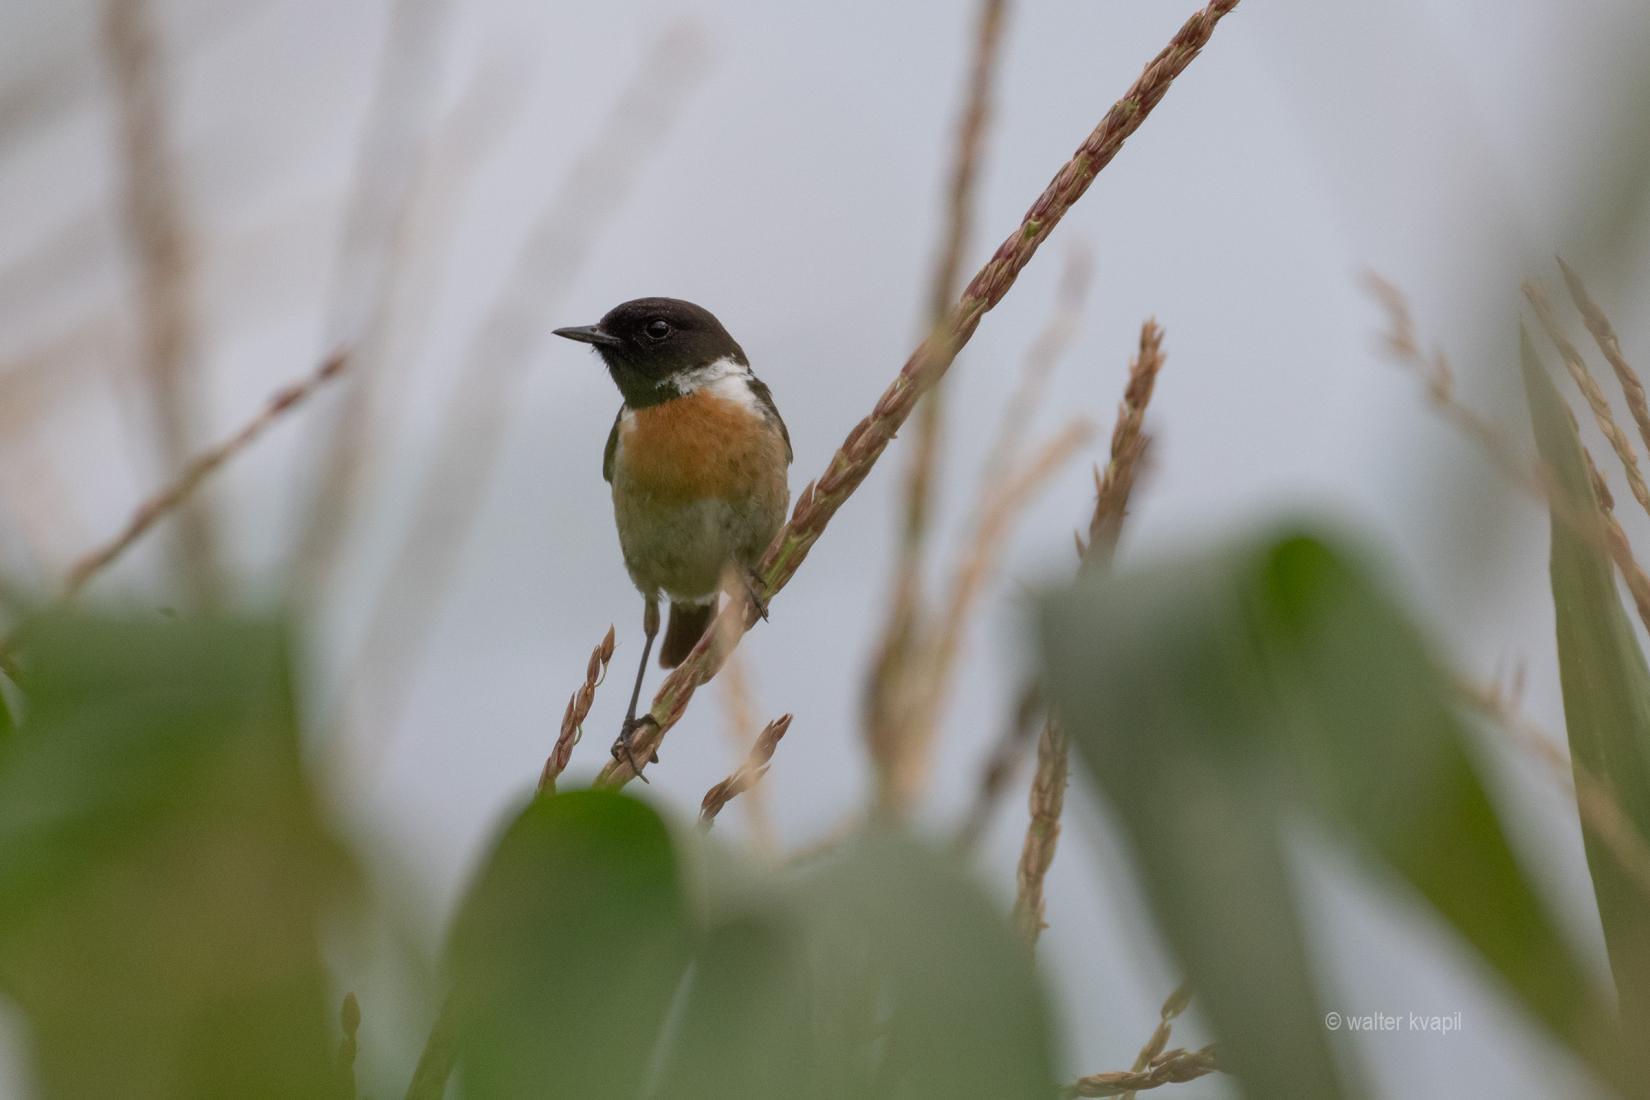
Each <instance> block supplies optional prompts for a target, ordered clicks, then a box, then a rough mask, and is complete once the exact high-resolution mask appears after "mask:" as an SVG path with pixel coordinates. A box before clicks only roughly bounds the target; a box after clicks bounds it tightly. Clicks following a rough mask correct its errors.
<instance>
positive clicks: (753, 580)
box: [739, 569, 768, 622]
mask: <svg viewBox="0 0 1650 1100" xmlns="http://www.w3.org/2000/svg"><path fill="white" fill-rule="evenodd" d="M739 579H740V580H741V581H743V582H744V584H745V599H746V600H748V601H749V602H750V606H751V610H752V611H755V612H756V617H757V618H758V619H761V620H762V621H763V622H767V621H768V601H767V600H765V599H763V598H762V597H761V596H759V595H758V594H757V589H758V579H757V577H756V574H754V573H752V572H750V571H749V570H745V569H741V570H740V571H739Z"/></svg>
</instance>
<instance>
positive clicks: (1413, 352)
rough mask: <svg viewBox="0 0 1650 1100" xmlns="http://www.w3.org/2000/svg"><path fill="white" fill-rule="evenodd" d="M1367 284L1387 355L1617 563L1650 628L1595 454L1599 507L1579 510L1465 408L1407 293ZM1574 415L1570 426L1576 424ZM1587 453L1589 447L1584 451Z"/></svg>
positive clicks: (1649, 599)
mask: <svg viewBox="0 0 1650 1100" xmlns="http://www.w3.org/2000/svg"><path fill="white" fill-rule="evenodd" d="M1367 283H1368V285H1369V287H1370V290H1371V292H1372V293H1373V294H1374V295H1375V297H1376V298H1377V299H1378V300H1379V301H1380V303H1381V305H1382V306H1383V307H1384V308H1385V309H1386V311H1387V321H1388V329H1387V333H1386V336H1385V341H1384V342H1385V345H1386V348H1387V351H1388V352H1389V353H1390V354H1391V355H1392V357H1393V358H1394V359H1395V360H1396V361H1397V362H1399V363H1401V364H1402V365H1404V366H1405V367H1408V368H1410V369H1411V370H1414V371H1415V372H1417V373H1418V374H1419V375H1420V376H1421V377H1422V379H1423V380H1424V381H1425V382H1426V384H1427V396H1428V398H1429V399H1430V400H1431V401H1432V404H1433V407H1434V408H1435V409H1437V410H1438V412H1439V413H1440V414H1441V415H1442V416H1443V417H1444V418H1445V419H1446V420H1448V421H1449V422H1450V423H1451V424H1453V425H1454V426H1455V427H1456V428H1458V429H1459V430H1460V431H1461V432H1462V433H1463V434H1465V435H1466V436H1468V437H1469V438H1470V439H1472V440H1473V441H1474V442H1475V443H1477V444H1478V446H1479V448H1480V450H1481V451H1482V452H1483V453H1484V455H1485V456H1486V457H1488V458H1489V459H1490V460H1491V461H1492V462H1494V463H1495V465H1496V466H1497V467H1499V468H1500V469H1501V471H1502V472H1503V473H1504V474H1505V475H1506V476H1507V478H1508V480H1510V481H1511V482H1512V483H1513V484H1515V485H1517V486H1519V487H1520V488H1521V489H1524V490H1525V491H1526V492H1528V493H1530V494H1531V495H1532V496H1534V497H1535V498H1536V499H1538V500H1540V501H1541V502H1542V503H1543V504H1544V505H1546V507H1547V508H1548V510H1549V511H1551V512H1552V514H1553V515H1554V516H1557V517H1558V518H1559V519H1560V520H1562V521H1563V522H1564V523H1566V524H1567V525H1569V527H1570V528H1571V530H1573V531H1575V532H1576V533H1577V534H1578V535H1580V536H1581V537H1582V538H1585V539H1588V540H1590V541H1591V542H1592V543H1593V545H1594V546H1595V547H1597V548H1598V549H1599V550H1600V551H1601V552H1602V553H1604V554H1606V555H1607V556H1608V557H1609V558H1610V560H1611V561H1612V562H1614V563H1615V566H1616V570H1617V571H1618V572H1619V573H1620V574H1621V577H1622V581H1623V582H1624V583H1625V584H1626V585H1627V590H1628V592H1629V593H1630V594H1631V595H1632V597H1633V607H1634V609H1635V610H1636V611H1637V612H1638V615H1639V621H1640V622H1642V623H1644V625H1645V629H1647V630H1650V576H1647V575H1646V574H1645V572H1644V569H1643V568H1642V567H1641V566H1640V565H1639V563H1638V560H1637V559H1636V558H1635V557H1634V556H1633V549H1632V545H1631V544H1630V543H1629V542H1628V541H1627V534H1626V532H1625V531H1623V530H1622V528H1621V524H1620V523H1619V522H1618V521H1617V520H1616V518H1615V514H1614V511H1613V508H1614V500H1613V498H1612V497H1611V494H1610V491H1609V488H1608V487H1607V486H1606V485H1605V483H1604V479H1603V477H1602V476H1601V475H1600V474H1599V472H1598V468H1597V466H1596V464H1594V463H1593V460H1592V456H1591V455H1590V454H1588V455H1587V461H1588V464H1589V467H1590V474H1591V477H1592V482H1593V489H1594V491H1595V493H1596V494H1597V496H1598V503H1599V507H1598V508H1597V509H1590V510H1587V511H1578V510H1577V509H1575V508H1574V507H1572V506H1571V505H1570V502H1569V501H1568V500H1567V499H1566V498H1565V496H1564V494H1563V492H1561V491H1560V490H1559V488H1558V486H1557V483H1556V482H1555V480H1554V478H1553V474H1552V471H1551V470H1549V469H1548V468H1547V466H1546V465H1545V464H1544V463H1542V462H1541V461H1539V460H1534V461H1531V462H1525V461H1524V460H1523V459H1521V458H1520V457H1519V454H1518V450H1517V448H1515V447H1514V446H1513V445H1512V443H1511V441H1510V440H1509V439H1508V438H1507V436H1506V434H1505V433H1504V432H1502V431H1501V430H1500V428H1499V427H1498V426H1496V425H1495V424H1492V423H1490V422H1489V421H1487V420H1485V419H1484V418H1483V417H1481V416H1479V415H1478V414H1477V413H1476V412H1474V411H1473V410H1472V409H1470V408H1468V407H1467V406H1466V405H1464V404H1462V403H1461V401H1460V400H1458V399H1457V398H1456V396H1455V392H1454V379H1453V375H1452V373H1451V371H1450V368H1449V363H1448V361H1447V360H1446V359H1445V358H1444V355H1443V353H1442V352H1437V353H1434V354H1433V355H1432V356H1430V357H1428V356H1426V355H1423V354H1422V352H1421V350H1420V346H1419V343H1418V341H1417V340H1416V337H1415V324H1414V321H1413V319H1412V318H1411V315H1410V312H1409V304H1408V302H1407V301H1406V300H1405V299H1404V296H1403V292H1402V291H1400V290H1399V289H1398V288H1397V287H1396V286H1395V285H1393V284H1392V283H1390V282H1388V281H1386V280H1385V279H1382V278H1380V277H1379V276H1375V275H1370V276H1368V278H1367ZM1574 419H1575V418H1574V414H1572V415H1571V422H1572V423H1574ZM1584 453H1585V449H1584Z"/></svg>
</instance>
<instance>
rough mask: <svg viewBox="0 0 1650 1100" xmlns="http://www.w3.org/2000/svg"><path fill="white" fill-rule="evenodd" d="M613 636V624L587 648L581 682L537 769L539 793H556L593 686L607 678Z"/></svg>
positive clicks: (580, 733) (579, 733)
mask: <svg viewBox="0 0 1650 1100" xmlns="http://www.w3.org/2000/svg"><path fill="white" fill-rule="evenodd" d="M615 638H616V635H615V633H614V630H613V627H612V626H609V627H608V628H607V635H606V637H604V638H603V639H602V640H601V641H600V642H599V643H598V644H597V646H596V648H595V649H593V650H591V651H590V660H589V661H587V662H586V663H585V666H584V683H582V684H580V685H579V687H578V690H577V691H575V692H573V694H572V696H571V697H569V698H568V700H567V710H565V711H564V712H563V713H562V716H561V733H560V734H559V735H557V737H556V744H555V747H554V748H552V749H551V750H550V755H549V756H547V757H546V758H545V760H544V770H543V771H541V772H539V788H538V789H539V793H540V794H555V793H556V778H557V777H558V776H559V775H561V773H562V772H564V771H566V770H567V764H568V761H570V760H572V759H573V746H575V745H577V744H578V743H579V739H580V738H582V737H583V736H584V720H585V718H586V717H588V716H589V714H590V706H591V704H592V703H594V702H595V701H596V689H597V688H599V687H601V686H602V681H603V680H605V679H607V666H608V664H609V663H610V662H611V661H612V660H613V646H614V642H615Z"/></svg>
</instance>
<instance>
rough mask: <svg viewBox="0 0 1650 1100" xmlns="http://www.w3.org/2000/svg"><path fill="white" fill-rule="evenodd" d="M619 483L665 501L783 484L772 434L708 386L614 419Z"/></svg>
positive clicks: (780, 455) (780, 447)
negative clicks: (618, 420)
mask: <svg viewBox="0 0 1650 1100" xmlns="http://www.w3.org/2000/svg"><path fill="white" fill-rule="evenodd" d="M614 459H615V465H614V488H615V490H617V489H619V488H620V482H621V481H624V482H628V483H629V484H630V487H632V488H635V489H640V490H642V491H644V492H646V493H648V494H650V495H652V496H656V497H659V498H662V499H665V500H702V499H705V498H707V497H711V498H721V499H732V498H737V497H743V496H745V495H747V494H750V493H752V492H759V491H762V490H764V489H766V488H767V487H768V486H769V485H771V484H772V483H773V482H774V480H775V475H776V474H777V475H778V477H779V484H780V485H781V486H783V484H784V480H783V479H784V470H785V451H784V444H783V442H782V441H781V440H780V438H779V433H778V432H777V431H776V430H775V429H774V428H773V427H772V426H770V425H769V424H768V423H767V421H766V419H765V418H764V417H763V416H762V415H761V414H760V413H758V412H756V411H755V410H752V409H750V408H747V407H745V406H743V405H741V404H739V403H737V402H735V401H731V400H728V399H726V398H723V397H720V396H717V395H716V394H713V393H711V392H708V391H703V390H702V391H700V392H698V393H694V394H689V395H688V396H686V397H678V398H676V399H675V400H673V401H666V402H664V403H663V404H659V405H652V406H650V407H648V408H645V409H638V410H636V411H634V412H632V413H630V415H628V416H627V417H625V419H624V420H623V421H621V422H620V424H619V448H618V453H617V454H616V455H615V456H614Z"/></svg>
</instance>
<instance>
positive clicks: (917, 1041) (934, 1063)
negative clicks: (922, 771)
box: [750, 836, 1054, 1100]
mask: <svg viewBox="0 0 1650 1100" xmlns="http://www.w3.org/2000/svg"><path fill="white" fill-rule="evenodd" d="M798 891H799V892H798V895H797V897H798V901H799V904H800V907H801V911H802V912H803V913H805V914H806V918H807V924H808V927H809V929H810V932H809V938H810V943H811V945H812V951H813V952H814V957H815V960H816V961H815V965H814V992H813V1003H814V1005H815V1016H814V1028H815V1033H816V1034H817V1035H820V1036H822V1038H821V1039H820V1040H819V1044H820V1045H819V1047H818V1048H817V1051H818V1053H817V1054H816V1057H815V1059H814V1062H813V1063H812V1065H813V1067H814V1069H815V1072H816V1074H817V1079H815V1080H812V1081H810V1082H809V1086H810V1087H809V1090H808V1091H806V1092H805V1093H803V1095H806V1096H818V1097H821V1098H823V1097H827V1096H830V1097H836V1096H853V1097H856V1098H858V1097H865V1098H869V1100H876V1098H881V1097H887V1098H890V1100H892V1098H895V1097H913V1096H944V1097H947V1098H949V1100H968V1098H974V1097H978V1098H979V1100H988V1098H990V1100H1006V1098H1012V1097H1026V1098H1036V1100H1046V1098H1047V1097H1048V1095H1049V1094H1050V1090H1051V1085H1052V1083H1053V1081H1054V1065H1053V1061H1052V1058H1051V1056H1050V1052H1049V1035H1048V1021H1047V1011H1046V1007H1045V1004H1044V1001H1043V995H1042V991H1041V989H1040V987H1039V985H1038V982H1037V979H1036V975H1035V973H1034V972H1033V970H1032V967H1031V965H1030V960H1029V958H1028V957H1027V954H1026V952H1025V950H1024V947H1023V946H1022V945H1021V944H1020V943H1019V942H1018V941H1017V940H1016V939H1015V938H1014V937H1013V935H1012V933H1011V932H1010V931H1009V928H1008V923H1007V921H1006V920H1005V919H1004V917H1003V915H1002V914H1000V913H999V912H997V911H996V909H995V908H994V907H993V906H992V905H991V903H990V902H989V900H988V899H987V898H986V897H985V896H984V894H983V893H982V892H981V891H980V889H979V888H978V887H977V886H976V885H975V884H974V883H973V882H972V881H971V880H969V879H968V878H967V876H966V875H965V874H964V873H963V872H962V871H961V870H960V869H959V868H958V867H957V866H956V865H955V863H954V861H953V860H951V859H950V858H949V857H947V856H945V855H941V854H938V853H935V852H931V851H928V850H926V849H924V848H922V847H920V846H918V845H917V844H915V843H913V842H911V841H909V840H905V839H902V838H899V837H893V836H873V837H868V838H865V839H863V840H861V841H858V842H856V843H854V844H853V845H851V846H849V847H848V848H847V849H846V850H845V851H844V852H843V853H842V854H841V856H840V857H838V858H836V859H834V860H832V861H830V862H829V863H827V864H824V865H822V866H820V867H818V868H815V869H814V870H813V871H812V872H811V873H810V874H808V875H807V876H805V877H804V879H803V881H802V882H801V883H800V885H799V887H798ZM868 1041H869V1042H868ZM750 1095H753V1096H754V1095H757V1094H750ZM767 1095H772V1094H771V1093H770V1094H767Z"/></svg>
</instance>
